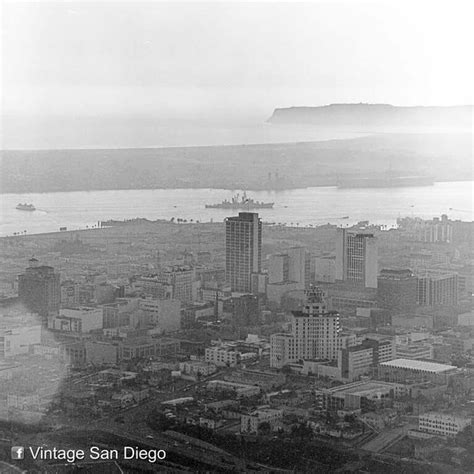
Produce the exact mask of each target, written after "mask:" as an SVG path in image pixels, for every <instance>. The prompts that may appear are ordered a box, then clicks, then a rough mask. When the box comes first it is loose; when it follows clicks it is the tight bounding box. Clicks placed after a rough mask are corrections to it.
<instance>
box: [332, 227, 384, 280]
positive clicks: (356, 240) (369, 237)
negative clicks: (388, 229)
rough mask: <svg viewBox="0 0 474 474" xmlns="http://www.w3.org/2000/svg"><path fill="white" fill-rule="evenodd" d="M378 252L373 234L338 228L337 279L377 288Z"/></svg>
mask: <svg viewBox="0 0 474 474" xmlns="http://www.w3.org/2000/svg"><path fill="white" fill-rule="evenodd" d="M377 254H378V253H377V239H376V238H375V237H374V235H373V234H364V233H360V232H353V231H349V230H346V229H337V239H336V280H342V281H350V282H353V283H357V284H360V285H362V286H364V287H366V288H377Z"/></svg>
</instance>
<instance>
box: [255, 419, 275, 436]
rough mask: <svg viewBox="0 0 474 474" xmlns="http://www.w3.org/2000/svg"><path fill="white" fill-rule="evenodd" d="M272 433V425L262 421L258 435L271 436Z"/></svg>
mask: <svg viewBox="0 0 474 474" xmlns="http://www.w3.org/2000/svg"><path fill="white" fill-rule="evenodd" d="M271 431H272V427H271V426H270V423H268V421H262V422H261V423H259V425H258V434H260V435H263V436H265V435H269V434H270V433H271Z"/></svg>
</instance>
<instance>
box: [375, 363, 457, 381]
mask: <svg viewBox="0 0 474 474" xmlns="http://www.w3.org/2000/svg"><path fill="white" fill-rule="evenodd" d="M457 370H458V369H457V368H456V367H455V366H453V365H447V364H438V363H436V362H429V361H424V360H410V359H395V360H392V361H388V362H382V363H381V364H379V367H378V376H379V378H380V379H382V380H386V381H389V382H407V381H411V382H433V383H438V384H446V382H447V381H448V380H449V378H450V377H451V376H452V375H454V374H455V373H456V372H457Z"/></svg>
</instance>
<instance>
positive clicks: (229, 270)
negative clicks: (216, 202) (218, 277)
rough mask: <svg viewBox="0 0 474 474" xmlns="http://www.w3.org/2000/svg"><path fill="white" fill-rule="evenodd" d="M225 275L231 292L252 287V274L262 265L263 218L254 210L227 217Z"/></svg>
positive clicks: (247, 289) (244, 290) (246, 291)
mask: <svg viewBox="0 0 474 474" xmlns="http://www.w3.org/2000/svg"><path fill="white" fill-rule="evenodd" d="M225 252H226V258H225V274H226V280H227V282H228V283H229V284H230V288H231V290H232V291H239V292H244V293H248V292H250V291H251V290H252V280H251V276H252V274H253V273H260V271H261V267H262V221H261V220H260V219H259V218H258V214H257V213H255V212H239V215H238V216H237V217H228V218H227V219H226V220H225Z"/></svg>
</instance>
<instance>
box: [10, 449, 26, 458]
mask: <svg viewBox="0 0 474 474" xmlns="http://www.w3.org/2000/svg"><path fill="white" fill-rule="evenodd" d="M11 454H12V459H23V458H24V457H25V448H24V447H23V446H13V447H12V453H11Z"/></svg>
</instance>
